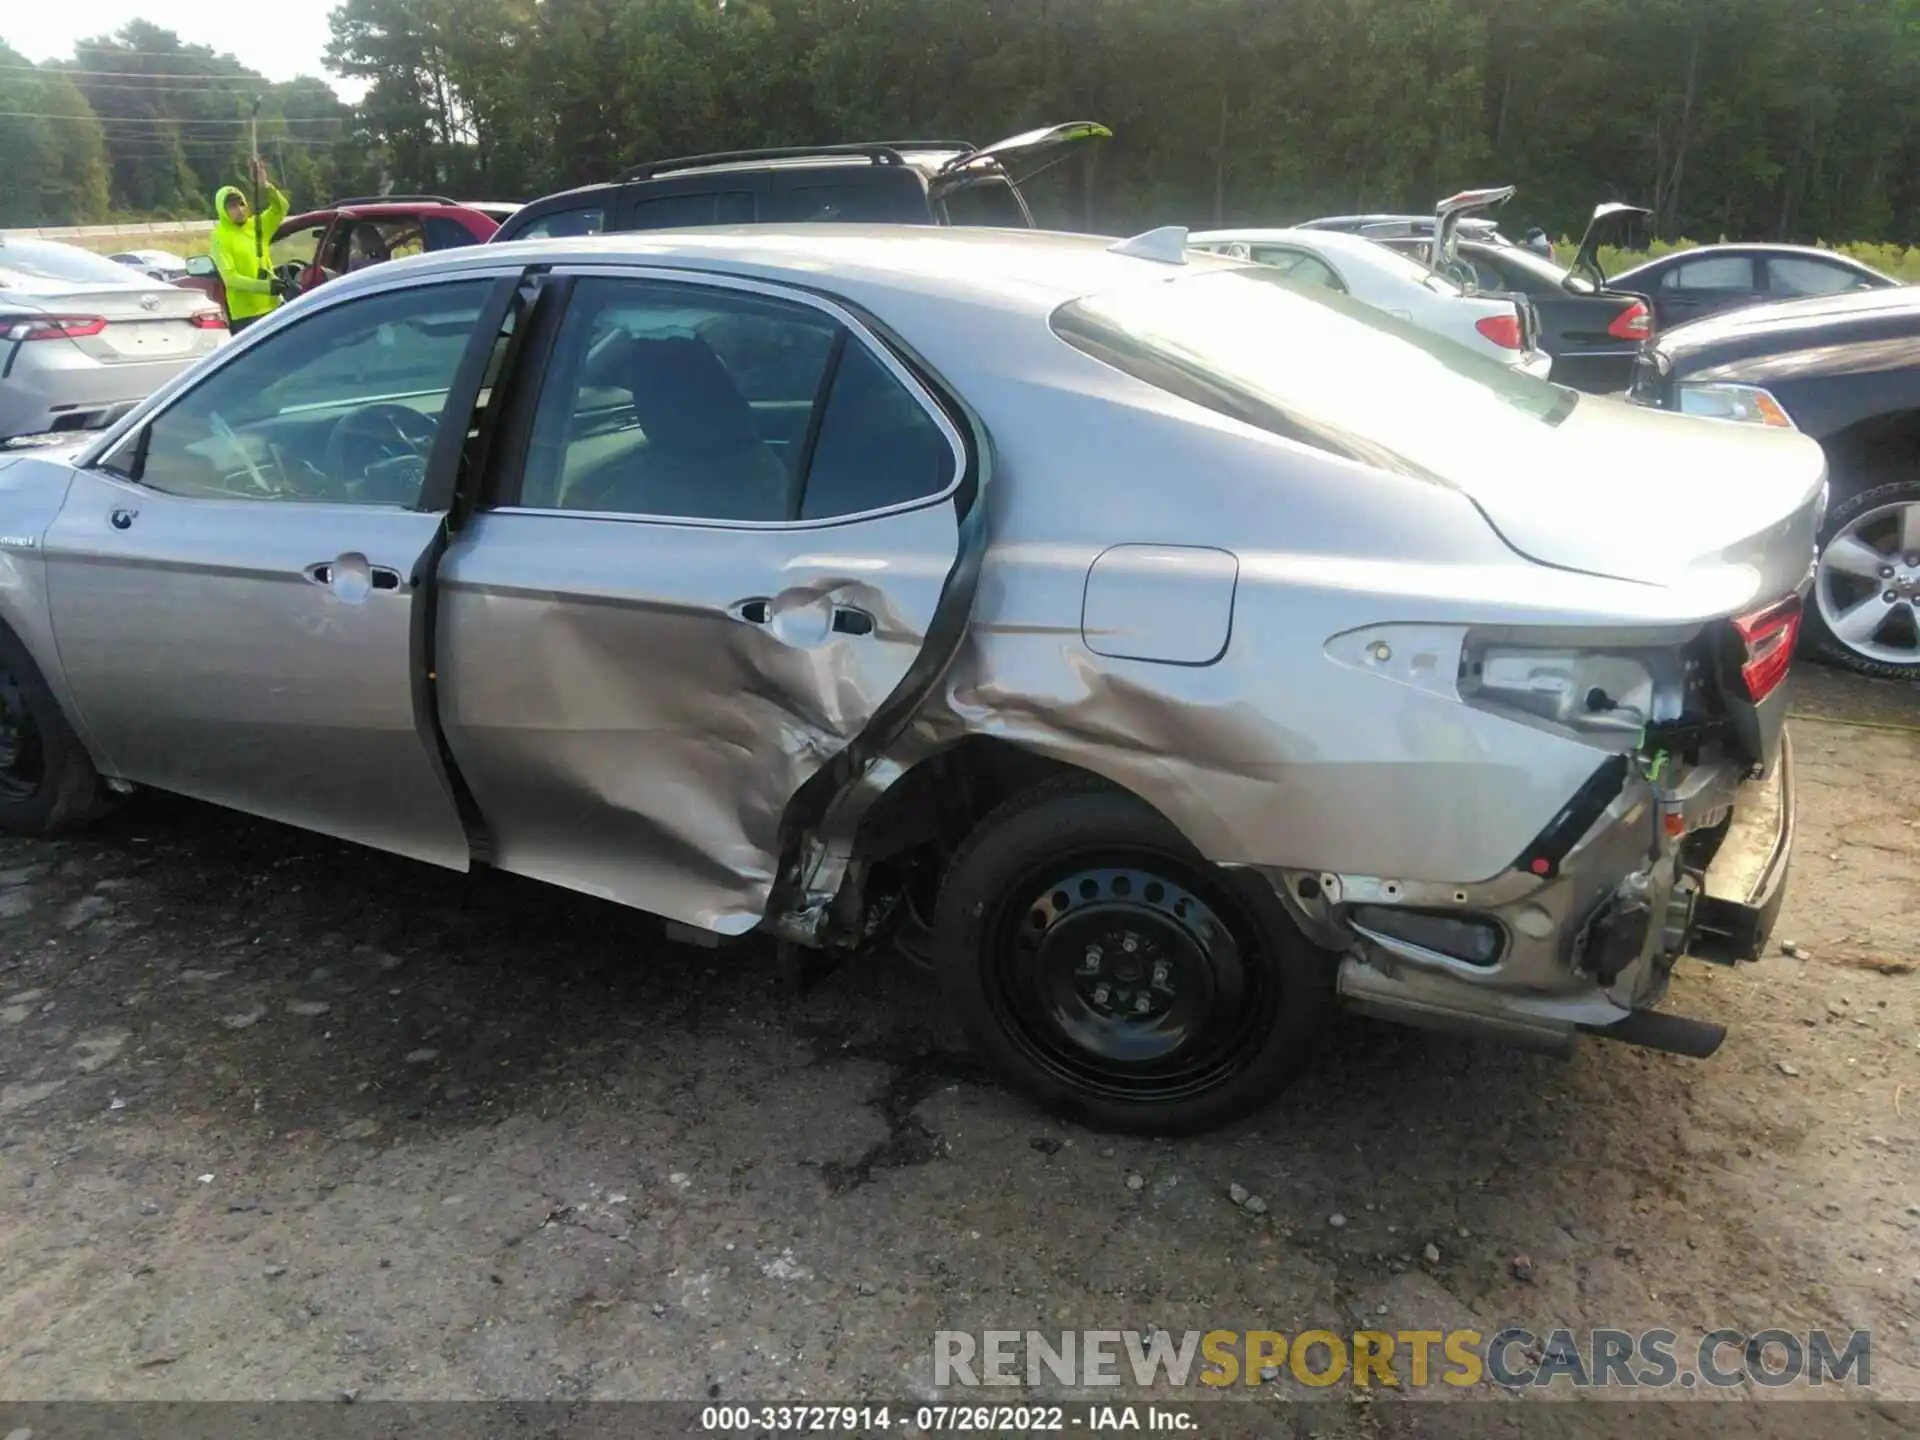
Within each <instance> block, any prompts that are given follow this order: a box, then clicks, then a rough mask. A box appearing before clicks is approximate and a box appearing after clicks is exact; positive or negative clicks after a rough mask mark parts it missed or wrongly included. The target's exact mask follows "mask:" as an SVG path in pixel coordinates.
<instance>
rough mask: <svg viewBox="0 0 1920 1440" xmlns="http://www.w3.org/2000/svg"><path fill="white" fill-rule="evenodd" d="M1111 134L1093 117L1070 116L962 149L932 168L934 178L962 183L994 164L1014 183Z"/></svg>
mask: <svg viewBox="0 0 1920 1440" xmlns="http://www.w3.org/2000/svg"><path fill="white" fill-rule="evenodd" d="M1112 138H1113V131H1111V130H1109V129H1108V128H1107V127H1106V126H1104V125H1102V124H1100V123H1099V122H1098V121H1095V120H1069V121H1067V122H1066V123H1065V124H1061V125H1045V126H1042V127H1041V128H1040V129H1038V130H1023V131H1022V132H1021V133H1020V134H1018V135H1009V136H1008V137H1007V138H1006V139H1004V140H996V141H994V142H993V144H991V145H987V146H984V147H982V148H981V149H978V150H966V151H962V152H961V153H960V154H958V155H955V156H954V157H953V158H952V159H951V160H948V161H947V162H946V163H945V164H944V165H942V166H941V167H940V168H939V169H938V170H936V171H934V172H933V180H934V183H935V184H936V185H942V186H951V185H956V184H965V183H966V182H967V181H968V180H971V179H975V178H978V172H979V171H982V170H986V171H991V170H993V169H994V168H995V167H996V166H997V167H998V168H999V170H1001V171H1003V172H1004V173H1005V174H1006V176H1007V178H1008V179H1009V180H1011V181H1012V182H1013V183H1014V184H1015V185H1016V186H1017V185H1019V184H1021V183H1022V182H1023V181H1027V180H1031V179H1032V178H1033V177H1034V176H1035V175H1037V174H1039V173H1040V171H1042V170H1044V169H1046V168H1047V167H1048V166H1049V165H1052V164H1055V163H1056V162H1058V161H1060V160H1063V159H1065V158H1066V155H1067V152H1068V151H1070V150H1071V149H1073V148H1074V147H1076V146H1079V145H1084V144H1087V143H1088V142H1090V141H1093V140H1110V139H1112Z"/></svg>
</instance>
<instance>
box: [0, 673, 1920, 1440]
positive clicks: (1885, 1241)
mask: <svg viewBox="0 0 1920 1440" xmlns="http://www.w3.org/2000/svg"><path fill="white" fill-rule="evenodd" d="M1800 683H1801V689H1800V691H1799V694H1798V696H1797V698H1796V704H1797V705H1798V706H1799V710H1800V713H1801V714H1802V715H1803V716H1824V717H1831V718H1827V719H1811V718H1802V719H1799V720H1798V721H1796V723H1795V725H1794V735H1795V741H1796V746H1797V755H1798V760H1799V772H1800V797H1801V805H1802V811H1801V828H1800V834H1799V843H1798V849H1797V852H1796V861H1795V873H1794V878H1793V885H1792V890H1791V894H1790V898H1789V902H1788V907H1787V912H1786V915H1785V917H1784V919H1783V921H1782V924H1781V927H1780V930H1779V932H1778V937H1779V938H1781V939H1785V940H1790V941H1792V942H1794V944H1795V946H1796V948H1797V949H1798V950H1799V951H1800V954H1799V957H1798V958H1793V957H1790V956H1782V955H1775V956H1773V957H1770V958H1769V959H1768V960H1766V961H1765V962H1764V963H1762V964H1759V965H1755V966H1749V967H1745V968H1742V969H1740V970H1737V971H1728V970H1716V969H1711V968H1709V967H1705V966H1700V965H1695V964H1692V963H1689V964H1688V965H1687V966H1685V967H1683V970H1684V973H1683V975H1682V976H1681V978H1680V979H1679V980H1678V981H1677V983H1676V986H1675V992H1674V994H1673V996H1672V998H1671V1000H1670V1001H1669V1005H1670V1007H1671V1008H1675V1009H1680V1010H1684V1011H1687V1012H1690V1013H1694V1014H1699V1015H1703V1016H1708V1017H1712V1018H1717V1019H1720V1020H1723V1021H1726V1022H1728V1023H1730V1024H1731V1026H1732V1035H1731V1038H1730V1039H1729V1040H1728V1042H1727V1044H1726V1046H1725V1047H1724V1048H1723V1049H1722V1050H1721V1052H1720V1054H1719V1055H1718V1056H1717V1057H1716V1058H1714V1059H1713V1060H1710V1061H1706V1062H1694V1061H1686V1060H1680V1059H1675V1058H1670V1057H1666V1056H1660V1055H1654V1054H1649V1053H1645V1052H1640V1051H1634V1050H1629V1049H1626V1048H1624V1047H1619V1046H1608V1045H1603V1044H1601V1043H1599V1042H1587V1043H1584V1044H1583V1045H1582V1046H1581V1048H1580V1049H1579V1050H1578V1052H1577V1053H1576V1055H1575V1056H1574V1058H1573V1059H1572V1060H1570V1061H1564V1062H1563V1061H1557V1060H1554V1059H1551V1058H1546V1057H1541V1056H1535V1055H1530V1054H1524V1053H1519V1052H1515V1051H1511V1050H1506V1049H1501V1048H1495V1047H1492V1046H1486V1045H1480V1044H1475V1043H1470V1042H1465V1041H1460V1040H1455V1039H1448V1038H1439V1037H1432V1036H1427V1035H1422V1034H1418V1033H1413V1032H1406V1031H1400V1030H1395V1029H1390V1028H1386V1027H1382V1026H1376V1025H1370V1024H1365V1023H1361V1022H1357V1021H1356V1022H1350V1023H1346V1024H1344V1025H1343V1026H1342V1027H1341V1028H1340V1029H1339V1031H1338V1033H1337V1034H1336V1035H1335V1036H1334V1037H1333V1039H1332V1041H1331V1043H1330V1044H1329V1046H1328V1048H1327V1050H1326V1052H1325V1056H1324V1059H1323V1061H1322V1062H1321V1064H1320V1065H1319V1067H1318V1069H1317V1071H1316V1073H1315V1074H1313V1075H1312V1076H1311V1077H1309V1078H1308V1079H1307V1080H1306V1081H1304V1082H1303V1083H1301V1084H1300V1085H1299V1086H1298V1087H1297V1088H1295V1089H1294V1090H1292V1091H1291V1092H1289V1093H1288V1095H1287V1096H1286V1098H1285V1099H1284V1100H1283V1101H1282V1102H1281V1103H1279V1104H1277V1105H1276V1106H1275V1107H1274V1108H1272V1109H1271V1110H1270V1111H1269V1112H1267V1113H1266V1114H1265V1115H1263V1116H1261V1117H1260V1118H1259V1119H1258V1120H1256V1121H1255V1122H1254V1123H1252V1124H1251V1125H1249V1126H1246V1127H1243V1128H1241V1129H1239V1130H1236V1131H1231V1132H1227V1133H1223V1134H1219V1135H1215V1136H1212V1137H1209V1138H1207V1139H1204V1140H1200V1141H1194V1142H1186V1143H1178V1144H1175V1143H1151V1142H1139V1141H1128V1140H1115V1139H1110V1138H1107V1137H1104V1136H1101V1135H1097V1134H1093V1133H1089V1132H1085V1131H1081V1130H1076V1129H1072V1128H1069V1127H1064V1126H1061V1125H1059V1124H1056V1123H1054V1122H1053V1121H1051V1120H1049V1119H1047V1118H1045V1117H1043V1116H1041V1115H1038V1114H1036V1113H1034V1112H1033V1111H1032V1110H1030V1109H1029V1108H1028V1107H1027V1106H1025V1105H1024V1104H1023V1103H1021V1102H1020V1101H1018V1100H1016V1099H1014V1098H1012V1097H1011V1096H1009V1095H1007V1094H1005V1093H1003V1092H1002V1091H1001V1090H999V1089H998V1088H996V1087H995V1086H994V1085H993V1084H992V1083H990V1082H987V1081H985V1080H984V1079H983V1078H982V1077H981V1076H980V1075H979V1074H978V1073H977V1072H976V1070H975V1069H974V1067H973V1066H971V1065H970V1063H969V1062H968V1060H967V1058H966V1057H965V1055H964V1054H962V1053H961V1052H960V1048H959V1046H958V1043H957V1040H956V1038H955V1037H954V1036H952V1035H951V1034H949V1033H948V1032H947V1030H946V1029H945V1027H944V1025H943V1021H942V1017H941V1015H940V1012H939V1007H938V1005H937V1003H936V1000H935V997H934V994H933V991H932V987H931V985H930V984H929V983H928V981H927V980H926V979H925V978H924V977H923V976H922V975H921V974H920V973H919V972H917V971H915V970H914V969H912V968H911V967H910V966H907V965H904V964H903V963H901V962H898V961H888V960H882V959H874V960H869V961H863V962H859V963H857V964H855V965H853V966H851V967H849V968H846V969H843V970H841V971H839V972H838V973H836V974H835V975H833V976H831V977H829V978H828V979H827V980H826V981H825V982H824V983H822V984H821V985H820V986H819V987H818V988H817V989H816V990H814V991H813V992H812V993H811V994H809V995H808V996H807V997H806V998H804V999H801V1000H795V999H792V998H790V997H789V996H788V994H787V993H786V992H785V991H784V990H783V989H782V987H781V985H780V984H779V983H778V981H777V980H776V978H775V976H774V974H773V973H772V969H771V966H770V964H769V963H768V962H769V958H770V957H769V956H768V954H767V952H766V950H765V949H764V948H762V947H760V946H759V945H757V944H752V943H750V944H747V945H744V946H741V947H737V948H729V949H723V950H707V949H701V948H695V947H691V946H683V945H674V944H668V943H666V942H664V941H662V940H661V939H660V938H659V932H658V929H657V927H656V926H655V925H654V923H653V922H651V921H649V920H647V919H646V918H645V917H641V916H637V915H634V914H631V913H629V912H625V911H621V910H619V909H615V908H612V907H609V906H605V905H602V904H599V903H597V902H593V901H589V900H586V899H582V898H579V897H576V896H572V895H568V894H565V893H562V892H559V891H555V890H549V889H546V888H543V887H540V886H537V885H534V884H531V883H521V882H516V881H514V880H512V879H509V878H502V877H499V876H484V877H471V878H469V877H462V876H457V875H452V874H445V873H441V872H437V871H434V870H431V869H428V868H424V867H419V866H415V865H412V864H410V863H408V862H405V861H401V860H396V859H391V858H388V857H386V856H382V855H378V854H374V853H370V852H366V851H361V850H357V849H353V848H350V847H346V846H342V845H337V844H334V843H332V842H329V841H325V840H320V839H316V838H313V837H310V836H305V835H302V834H299V833H297V832H295V831H291V830H285V829H280V828H276V827H273V826H270V825H266V824H262V823H256V822H254V821H251V820H248V819H245V818H242V817H238V816H234V815H230V814H227V813H224V812H220V811H215V810H211V809H205V808H201V807H198V806H194V805H190V804H186V803H181V802H173V801H168V800H165V799H161V798H142V799H141V800H140V801H138V802H137V803H135V804H133V805H130V806H129V807H128V808H127V809H126V810H125V811H124V812H123V813H122V814H121V815H119V816H118V817H116V818H115V819H114V820H113V821H111V822H110V823H109V824H108V825H107V826H106V827H104V828H103V829H101V830H100V831H98V832H97V833H95V834H91V835H89V836H87V837H85V838H81V839H76V840H72V841H67V842H63V843H59V844H41V843H27V842H18V841H8V842H0V1400H29V1399H36V1400H37V1399H54V1398H161V1397H174V1398H199V1399H220V1398H234V1399H240V1398H244V1399H266V1398H270V1397H273V1398H291V1397H303V1398H316V1399H334V1398H337V1397H342V1396H346V1395H355V1396H358V1397H361V1398H362V1399H368V1400H371V1399H375V1398H393V1399H433V1398H454V1397H525V1398H543V1399H559V1400H570V1401H571V1400H582V1399H588V1398H609V1397H615V1398H637V1397H674V1398H682V1399H702V1398H705V1397H709V1396H712V1397H719V1398H723V1399H739V1400H747V1399H752V1400H782V1399H800V1398H806V1397H811V1398H816V1399H829V1400H835V1401H842V1402H852V1401H856V1400H860V1399H863V1398H864V1399H869V1400H872V1399H878V1398H892V1399H896V1400H899V1399H912V1398H916V1397H925V1396H928V1395H929V1394H930V1393H931V1391H930V1388H929V1387H930V1385H931V1378H932V1376H931V1370H932V1363H931V1362H932V1336H933V1333H934V1332H935V1331H936V1330H941V1329H958V1330H975V1331H977V1330H981V1329H985V1328H1005V1329H1020V1330H1025V1329H1039V1330H1042V1331H1046V1332H1050V1333H1054V1332H1058V1331H1059V1330H1061V1329H1066V1328H1083V1327H1110V1328H1115V1329H1133V1328H1144V1327H1146V1326H1147V1325H1148V1324H1150V1323H1151V1324H1154V1325H1158V1326H1160V1327H1162V1328H1165V1329H1169V1330H1172V1331H1174V1332H1175V1333H1176V1334H1177V1333H1179V1332H1181V1331H1184V1330H1187V1329H1200V1330H1206V1329H1210V1328H1219V1327H1224V1328H1235V1329H1245V1328H1260V1327H1266V1328H1272V1329H1275V1330H1280V1331H1284V1332H1290V1333H1291V1332H1298V1331H1299V1330H1302V1329H1305V1328H1311V1327H1315V1326H1318V1327H1324V1328H1327V1329H1331V1330H1335V1331H1345V1330H1352V1329H1355V1328H1361V1329H1367V1328H1375V1329H1407V1328H1417V1327H1421V1326H1426V1327H1433V1328H1442V1329H1444V1328H1449V1327H1452V1326H1456V1325H1460V1326H1469V1327H1471V1328H1474V1329H1478V1330H1481V1331H1483V1332H1490V1331H1493V1330H1495V1329H1498V1328H1499V1327H1500V1326H1501V1325H1503V1324H1506V1323H1517V1324H1521V1325H1524V1326H1527V1327H1528V1328H1530V1329H1532V1330H1534V1331H1536V1332H1538V1333H1545V1332H1546V1331H1547V1330H1549V1329H1551V1328H1553V1327H1554V1326H1557V1325H1565V1326H1570V1327H1576V1328H1584V1327H1591V1326H1619V1327H1623V1328H1627V1329H1641V1328H1645V1327H1654V1326H1665V1327H1669V1328H1672V1329H1674V1330H1676V1331H1678V1332H1680V1333H1681V1335H1682V1336H1690V1335H1697V1334H1699V1333H1703V1332H1705V1331H1708V1330H1711V1329H1713V1328H1715V1327H1719V1326H1728V1327H1734V1328H1738V1329H1741V1330H1744V1331H1755V1330H1760V1329H1763V1328H1766V1327H1770V1326H1778V1327H1781V1328H1785V1329H1789V1330H1799V1331H1801V1332H1802V1333H1804V1332H1805V1331H1806V1330H1807V1329H1809V1328H1812V1327H1821V1326H1824V1327H1827V1328H1829V1329H1832V1330H1835V1331H1839V1332H1846V1331H1850V1330H1852V1329H1854V1328H1856V1327H1865V1328H1869V1329H1871V1330H1872V1331H1873V1333H1874V1337H1875V1349H1874V1353H1873V1370H1872V1376H1873V1387H1872V1388H1873V1391H1874V1393H1875V1394H1876V1395H1878V1396H1880V1397H1885V1398H1889V1399H1905V1400H1920V1356H1917V1352H1916V1349H1915V1346H1914V1343H1913V1340H1914V1334H1913V1327H1914V1325H1915V1322H1916V1318H1917V1317H1916V1310H1917V1309H1920V1243H1916V1237H1917V1236H1920V1156H1917V1155H1916V1137H1920V976H1917V975H1916V974H1915V965H1916V962H1920V938H1916V934H1915V930H1916V919H1917V918H1920V784H1916V778H1917V777H1920V732H1917V731H1916V730H1915V728H1914V727H1920V694H1916V693H1915V691H1914V690H1913V689H1911V688H1903V687H1897V686H1889V685H1877V686H1874V685H1867V684H1864V683H1861V682H1854V681H1849V680H1843V679H1840V678H1837V677H1834V676H1832V675H1829V674H1825V673H1822V672H1819V671H1813V670H1808V671H1806V672H1804V673H1803V676H1802V679H1801V682H1800ZM1836 719H1839V720H1847V721H1851V722H1856V723H1848V724H1840V723H1834V722H1835V720H1836ZM1859 721H1867V722H1870V725H1869V726H1862V725H1860V724H1859V723H1857V722H1859ZM1896 727H1907V728H1896ZM1134 1177H1138V1178H1137V1179H1135V1178H1134ZM1232 1185H1239V1186H1243V1187H1245V1189H1246V1190H1247V1191H1249V1192H1251V1193H1252V1194H1255V1195H1258V1196H1260V1197H1261V1198H1262V1199H1264V1201H1265V1202H1266V1213H1265V1214H1264V1215H1257V1214H1251V1213H1248V1211H1247V1210H1244V1209H1241V1208H1238V1207H1236V1205H1235V1204H1234V1203H1233V1201H1232V1200H1231V1199H1230V1198H1229V1193H1228V1192H1229V1187H1230V1186H1232ZM1336 1216H1338V1217H1341V1218H1340V1219H1339V1221H1338V1222H1337V1223H1336V1222H1335V1220H1334V1219H1333V1217H1336ZM1429 1247H1431V1248H1429ZM1436 1257H1437V1258H1436ZM1488 1388H1489V1390H1490V1389H1491V1388H1492V1387H1488ZM1262 1393H1266V1394H1278V1395H1281V1396H1288V1395H1294V1396H1299V1395H1307V1394H1309V1393H1312V1394H1316V1395H1319V1394H1323V1393H1324V1392H1309V1391H1307V1390H1305V1389H1304V1388H1302V1387H1300V1386H1299V1385H1298V1384H1297V1382H1296V1381H1294V1380H1293V1379H1292V1378H1291V1377H1289V1376H1285V1375H1283V1376H1282V1377H1281V1378H1280V1379H1279V1380H1278V1381H1277V1382H1276V1383H1274V1384H1273V1385H1271V1386H1268V1387H1265V1388H1264V1391H1263V1392H1262ZM1482 1393H1487V1392H1486V1391H1483V1392H1482ZM1735 1393H1736V1394H1739V1395H1742V1396H1752V1395H1757V1394H1759V1393H1760V1392H1759V1391H1758V1390H1756V1389H1755V1388H1754V1387H1751V1386H1748V1387H1746V1388H1745V1389H1742V1390H1740V1391H1737V1392H1735ZM995 1398H999V1397H995ZM1457 1408H1458V1407H1435V1406H1419V1407H1414V1406H1407V1405H1403V1406H1395V1405H1387V1406H1380V1405H1375V1406H1372V1407H1371V1410H1372V1412H1373V1413H1372V1414H1367V1413H1365V1411H1366V1409H1367V1407H1358V1406H1354V1405H1352V1404H1347V1405H1345V1408H1343V1409H1340V1410H1338V1411H1336V1412H1335V1422H1334V1426H1333V1429H1334V1430H1338V1431H1339V1432H1340V1433H1346V1432H1347V1431H1349V1430H1352V1431H1353V1432H1354V1433H1359V1432H1360V1431H1361V1430H1367V1429H1380V1428H1382V1427H1385V1428H1387V1429H1405V1430H1407V1433H1415V1432H1414V1430H1413V1429H1411V1428H1409V1427H1410V1426H1412V1425H1414V1424H1415V1423H1416V1422H1410V1421H1407V1420H1405V1418H1404V1417H1405V1415H1406V1414H1407V1413H1409V1412H1412V1411H1414V1410H1415V1409H1418V1410H1419V1411H1420V1412H1422V1413H1423V1416H1436V1415H1438V1414H1439V1413H1440V1411H1441V1410H1451V1409H1457ZM1476 1408H1478V1407H1476ZM1552 1408H1553V1409H1555V1410H1564V1409H1568V1408H1570V1407H1559V1406H1555V1407H1552ZM1574 1408H1578V1409H1579V1410H1582V1411H1591V1410H1593V1409H1595V1408H1597V1407H1574ZM1383 1411H1389V1412H1400V1415H1401V1418H1399V1419H1395V1418H1392V1417H1390V1416H1389V1417H1388V1418H1384V1419H1383V1418H1382V1412H1383ZM1901 1413H1903V1414H1905V1413H1911V1412H1901ZM1417 1424H1418V1426H1419V1427H1421V1428H1419V1429H1418V1433H1422V1434H1426V1433H1438V1431H1436V1430H1433V1429H1431V1428H1429V1427H1430V1422H1429V1420H1427V1419H1425V1418H1423V1419H1421V1420H1419V1421H1418V1422H1417ZM0 1428H3V1427H0ZM1276 1433H1277V1432H1276ZM1327 1433H1333V1430H1329V1431H1328V1432H1327ZM1884 1433H1891V1432H1884Z"/></svg>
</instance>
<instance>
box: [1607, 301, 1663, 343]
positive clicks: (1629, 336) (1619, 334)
mask: <svg viewBox="0 0 1920 1440" xmlns="http://www.w3.org/2000/svg"><path fill="white" fill-rule="evenodd" d="M1607 334H1609V335H1611V336H1613V338H1614V339H1616V340H1645V339H1648V338H1649V337H1650V336H1652V334H1653V312H1652V311H1651V310H1649V309H1648V308H1647V302H1646V301H1644V300H1636V301H1634V302H1633V304H1631V305H1629V306H1628V307H1627V308H1626V309H1624V310H1622V311H1621V312H1620V313H1619V314H1618V315H1616V316H1614V317H1613V323H1612V324H1611V325H1609V326H1607Z"/></svg>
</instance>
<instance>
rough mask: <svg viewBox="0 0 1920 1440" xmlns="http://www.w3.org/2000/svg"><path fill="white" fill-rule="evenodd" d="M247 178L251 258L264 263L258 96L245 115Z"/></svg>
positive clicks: (265, 253) (254, 98)
mask: <svg viewBox="0 0 1920 1440" xmlns="http://www.w3.org/2000/svg"><path fill="white" fill-rule="evenodd" d="M247 157H248V158H247V179H248V181H250V182H251V183H250V184H249V185H248V187H247V188H248V189H249V190H251V191H252V192H253V198H252V206H253V258H254V260H255V261H256V262H258V263H260V264H262V265H264V264H265V263H266V255H267V251H266V247H265V246H264V245H263V244H261V243H260V180H259V171H260V97H259V96H258V95H256V96H254V97H253V110H252V111H251V113H249V114H248V116H247Z"/></svg>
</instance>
